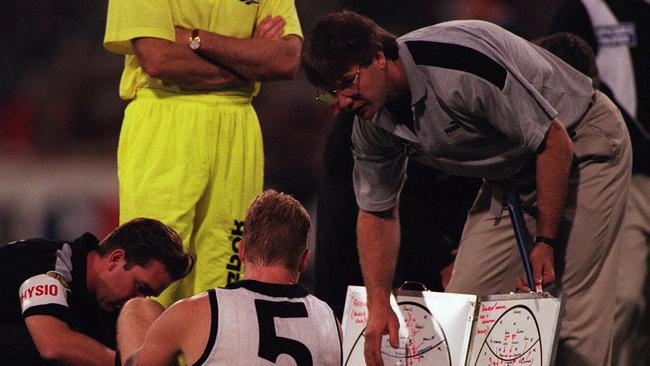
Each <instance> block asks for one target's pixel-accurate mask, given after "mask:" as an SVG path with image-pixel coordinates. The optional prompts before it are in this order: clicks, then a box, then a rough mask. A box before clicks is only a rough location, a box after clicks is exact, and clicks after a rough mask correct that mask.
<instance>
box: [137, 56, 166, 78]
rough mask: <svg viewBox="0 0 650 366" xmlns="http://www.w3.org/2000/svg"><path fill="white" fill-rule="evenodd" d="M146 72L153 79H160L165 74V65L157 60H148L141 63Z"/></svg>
mask: <svg viewBox="0 0 650 366" xmlns="http://www.w3.org/2000/svg"><path fill="white" fill-rule="evenodd" d="M140 66H142V69H143V70H144V72H145V73H146V74H147V75H149V76H150V77H152V78H160V77H161V76H162V75H163V74H164V63H163V62H161V61H160V60H159V59H157V58H147V59H144V60H141V61H140Z"/></svg>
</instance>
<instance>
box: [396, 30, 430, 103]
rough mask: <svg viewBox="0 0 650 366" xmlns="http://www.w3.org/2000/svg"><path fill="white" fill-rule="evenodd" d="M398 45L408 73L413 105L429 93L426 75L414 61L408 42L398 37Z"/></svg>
mask: <svg viewBox="0 0 650 366" xmlns="http://www.w3.org/2000/svg"><path fill="white" fill-rule="evenodd" d="M397 45H398V47H399V60H400V62H401V63H402V67H403V68H404V75H406V80H408V83H409V89H410V90H411V105H416V104H417V103H418V102H419V101H420V100H422V99H423V98H424V97H425V96H426V95H427V87H426V84H425V80H426V76H425V75H424V72H423V71H422V70H421V69H420V68H419V67H418V66H417V65H416V64H415V61H413V56H411V52H409V49H408V47H407V46H406V42H405V41H402V40H399V39H398V40H397Z"/></svg>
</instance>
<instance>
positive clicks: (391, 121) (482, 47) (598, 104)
mask: <svg viewBox="0 0 650 366" xmlns="http://www.w3.org/2000/svg"><path fill="white" fill-rule="evenodd" d="M303 66H304V67H305V71H306V73H307V76H308V77H309V79H310V81H311V82H312V83H313V84H314V85H316V86H318V87H319V88H320V89H321V90H324V91H325V92H323V93H321V94H320V97H321V98H325V97H330V98H331V97H333V98H335V99H336V102H337V103H338V105H339V107H341V108H344V109H348V110H351V111H353V112H354V113H355V114H356V115H357V119H356V120H355V126H354V129H353V133H352V141H353V145H354V155H355V167H354V187H355V193H356V196H357V203H358V205H359V207H360V209H359V218H358V224H357V237H358V246H359V255H360V260H361V267H362V272H363V276H364V282H365V285H366V288H367V291H368V307H369V317H368V325H367V328H366V331H365V337H366V343H365V345H366V346H365V347H366V348H365V355H366V362H367V364H368V365H376V364H381V363H382V361H381V354H380V351H379V350H380V343H381V336H382V334H386V333H388V334H389V336H390V341H391V344H393V345H394V346H397V329H398V328H399V323H398V321H397V317H396V315H395V314H394V313H393V311H392V310H391V308H390V304H389V301H388V298H389V294H390V291H391V289H390V285H391V279H392V275H393V271H394V267H395V260H396V256H397V251H398V250H397V249H398V245H399V240H398V238H399V217H398V215H397V212H398V211H397V202H398V201H397V200H398V197H399V194H400V190H401V188H402V186H403V184H404V181H405V179H406V175H405V171H406V164H407V162H408V160H409V159H414V160H417V161H419V162H422V163H424V164H428V165H431V166H434V167H436V168H438V169H440V170H442V171H445V172H448V173H451V174H456V175H464V176H474V177H482V178H484V180H485V182H484V184H483V187H482V188H481V190H480V192H479V194H478V197H477V198H476V201H475V203H474V206H473V207H472V209H471V210H470V212H469V216H468V219H467V222H466V224H465V229H464V232H463V238H462V239H461V243H460V248H459V252H458V256H457V259H456V264H455V267H454V272H453V275H452V279H451V283H450V284H449V287H448V289H447V290H448V291H450V292H461V293H476V294H482V295H484V294H496V293H504V292H509V291H511V290H513V289H514V288H515V286H516V284H518V285H519V287H520V288H525V284H524V282H523V280H522V279H521V278H522V267H521V264H520V260H519V258H518V254H517V250H516V246H515V239H514V233H513V231H512V228H511V226H510V220H509V218H508V217H507V216H508V213H507V210H504V204H503V198H504V193H505V192H507V191H510V190H516V191H517V192H519V194H520V197H521V199H522V201H523V203H524V209H525V211H527V212H526V215H525V219H526V221H527V225H528V228H529V230H530V231H531V233H532V234H533V235H534V236H535V238H536V239H535V245H534V246H533V249H532V250H531V252H530V261H531V263H532V267H533V278H534V280H535V282H536V284H541V285H543V286H544V289H545V290H548V291H550V292H552V293H555V294H557V293H559V292H565V293H566V294H567V295H568V297H567V304H566V314H565V317H564V321H563V323H562V329H561V332H560V336H561V340H560V347H559V350H558V358H557V359H558V363H559V364H563V365H607V364H609V363H610V357H611V356H610V352H611V343H612V337H611V329H612V324H613V320H614V296H613V294H614V293H615V284H616V270H617V267H616V266H617V258H618V247H617V246H616V245H615V244H614V238H615V237H616V234H617V232H618V230H619V228H620V224H621V219H622V216H623V212H624V207H625V201H626V197H627V189H628V185H629V179H630V168H631V155H630V143H629V136H628V133H627V129H626V127H625V124H624V122H623V120H622V118H621V115H620V113H619V111H618V110H617V109H616V107H615V106H614V105H613V104H612V103H611V101H609V99H607V97H605V96H604V95H603V94H601V93H599V92H596V93H595V94H594V90H593V87H592V84H591V80H590V79H589V78H588V77H587V76H585V75H583V74H581V73H579V72H577V71H576V70H574V69H573V68H571V67H570V66H568V65H567V64H565V63H564V62H562V61H560V60H559V59H558V58H556V57H555V56H553V55H551V54H550V53H548V52H547V51H545V50H543V49H541V48H539V47H536V46H534V45H532V44H530V43H528V42H527V41H525V40H523V39H521V38H519V37H517V36H515V35H513V34H512V33H509V32H507V31H505V30H504V29H502V28H500V27H498V26H496V25H494V24H490V23H486V22H481V21H454V22H447V23H441V24H438V25H434V26H431V27H427V28H423V29H420V30H417V31H414V32H412V33H409V34H407V35H405V36H403V37H400V38H399V39H396V38H395V37H394V36H392V35H391V34H389V33H388V32H386V31H385V30H383V29H382V28H380V27H379V26H378V25H376V24H375V23H374V22H372V21H371V20H369V19H368V18H365V17H362V16H360V15H358V14H356V13H353V12H349V11H344V12H340V13H334V14H330V15H328V16H326V17H324V18H323V19H321V20H320V21H319V23H318V24H317V25H316V27H315V28H314V30H313V31H312V32H310V34H309V35H308V37H307V38H306V40H305V44H304V49H303Z"/></svg>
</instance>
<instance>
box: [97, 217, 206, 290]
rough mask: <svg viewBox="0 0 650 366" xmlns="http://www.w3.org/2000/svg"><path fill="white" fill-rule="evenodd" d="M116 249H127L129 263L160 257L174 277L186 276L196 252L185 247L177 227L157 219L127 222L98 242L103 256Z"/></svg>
mask: <svg viewBox="0 0 650 366" xmlns="http://www.w3.org/2000/svg"><path fill="white" fill-rule="evenodd" d="M115 249H124V259H125V261H126V263H127V266H133V265H138V266H146V265H147V264H148V263H149V262H150V261H152V260H158V261H160V263H162V264H163V265H164V266H165V268H166V269H167V272H169V275H170V276H171V277H172V280H173V281H176V280H179V279H181V278H183V277H185V276H187V274H188V273H189V272H190V271H191V270H192V266H193V265H194V255H193V254H191V253H185V252H184V251H183V241H182V240H181V238H180V236H178V234H177V233H176V231H174V229H172V228H171V227H169V226H167V225H165V224H163V223H162V222H160V221H158V220H154V219H148V218H136V219H133V220H131V221H128V222H125V223H124V224H122V225H120V226H119V227H117V228H116V229H115V230H113V231H112V232H111V233H110V234H108V235H107V236H106V237H105V238H104V240H102V241H101V243H99V248H98V249H97V253H98V254H99V255H100V256H104V255H106V254H108V253H110V252H111V251H113V250H115Z"/></svg>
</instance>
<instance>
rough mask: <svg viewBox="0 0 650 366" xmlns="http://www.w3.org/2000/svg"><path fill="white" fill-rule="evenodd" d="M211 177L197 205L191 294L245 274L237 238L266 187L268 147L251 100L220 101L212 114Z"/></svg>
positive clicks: (220, 285) (239, 238) (193, 240)
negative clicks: (254, 200) (252, 205)
mask: <svg viewBox="0 0 650 366" xmlns="http://www.w3.org/2000/svg"><path fill="white" fill-rule="evenodd" d="M209 119H210V120H212V121H213V122H214V123H213V124H212V126H211V128H212V130H211V132H210V136H212V139H211V141H210V142H207V143H208V144H209V145H208V147H209V150H210V156H211V157H212V159H211V161H210V162H209V166H208V169H209V171H210V180H209V183H208V185H207V187H206V189H205V193H204V194H203V196H202V197H201V198H200V200H199V201H198V203H197V206H196V216H195V218H194V233H193V235H192V239H191V240H192V243H193V244H194V248H195V249H196V255H197V261H196V265H195V270H194V272H195V280H194V287H193V289H192V294H197V293H200V292H202V291H206V290H208V289H210V288H215V287H223V286H225V285H227V284H229V283H232V282H235V281H238V280H240V279H242V278H243V273H244V268H243V264H242V261H241V258H240V257H239V241H240V240H241V237H242V234H243V231H244V218H245V217H246V211H247V210H248V207H249V206H250V203H251V201H252V200H253V198H255V196H257V195H258V194H260V193H261V192H262V185H263V176H264V148H263V145H262V133H261V130H260V126H259V122H258V119H257V115H256V114H255V111H254V109H253V107H252V106H251V105H250V104H245V105H242V104H232V105H228V104H225V103H223V104H221V105H220V106H219V108H218V109H215V110H214V111H213V113H212V115H211V117H210V118H209Z"/></svg>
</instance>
